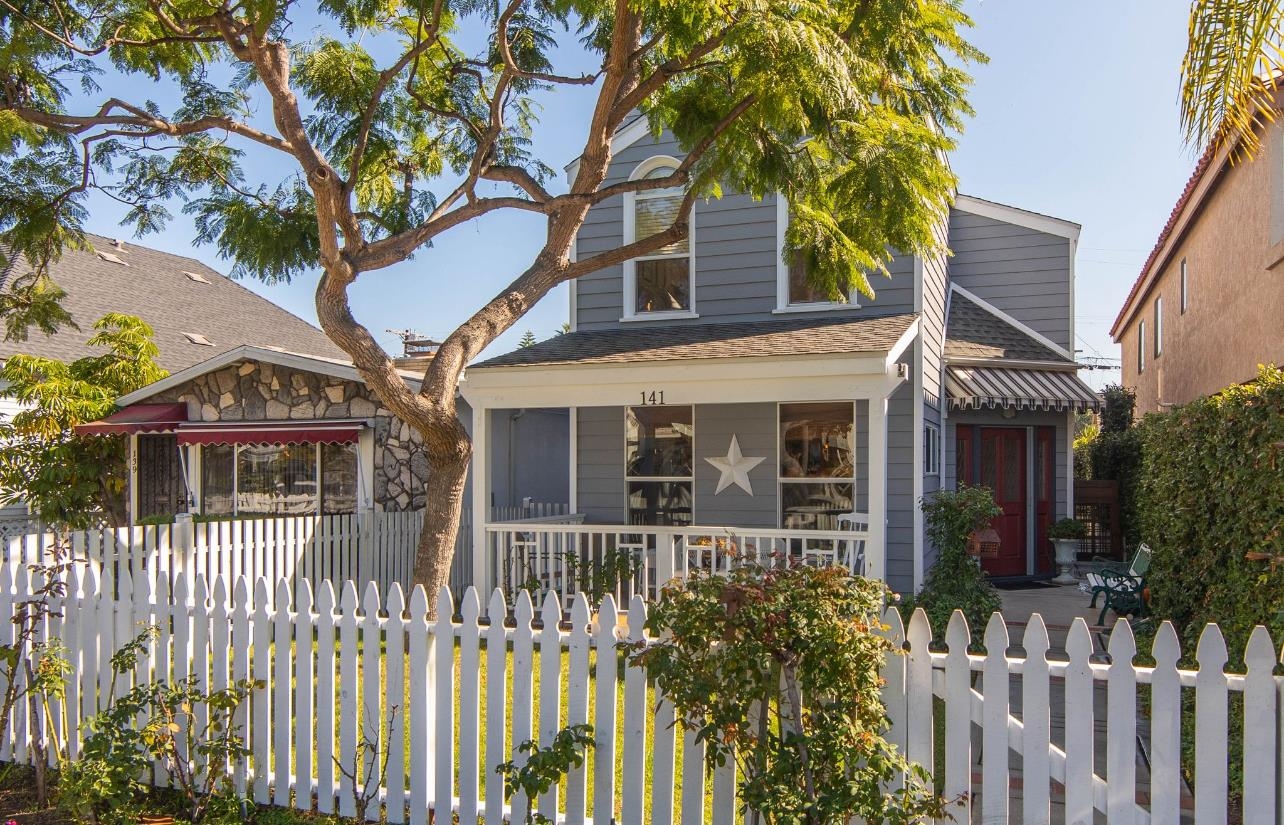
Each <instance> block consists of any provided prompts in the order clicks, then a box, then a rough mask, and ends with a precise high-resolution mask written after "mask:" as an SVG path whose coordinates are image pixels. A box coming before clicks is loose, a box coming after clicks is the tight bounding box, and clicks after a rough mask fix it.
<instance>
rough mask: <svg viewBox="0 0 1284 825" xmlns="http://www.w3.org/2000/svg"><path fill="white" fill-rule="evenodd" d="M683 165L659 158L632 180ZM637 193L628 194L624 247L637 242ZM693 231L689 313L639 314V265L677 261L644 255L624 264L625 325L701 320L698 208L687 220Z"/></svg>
mask: <svg viewBox="0 0 1284 825" xmlns="http://www.w3.org/2000/svg"><path fill="white" fill-rule="evenodd" d="M680 164H681V161H679V160H678V159H677V158H674V157H671V156H669V155H655V156H654V157H649V158H647V159H646V160H644V161H642V162H641V163H639V164H638V165H637V166H635V167H633V171H632V172H631V173H630V174H629V180H638V179H640V178H643V177H645V176H646V175H648V174H650V173H651V172H652V171H654V170H655V169H658V168H660V167H663V166H672V167H674V168H677V167H678V166H679V165H680ZM637 198H638V193H637V192H625V193H624V243H625V244H630V243H633V242H634V241H635V240H637V212H636V206H637ZM687 221H688V226H689V227H690V230H689V231H688V232H687V259H688V262H687V283H688V295H689V296H690V299H689V301H688V303H689V304H690V307H689V308H688V309H681V310H662V311H660V312H639V311H638V308H637V299H638V287H637V262H638V261H654V260H673V259H675V258H677V257H678V256H676V255H640V256H638V257H637V258H630V259H629V260H627V261H625V262H624V264H623V269H624V317H622V318H620V320H621V321H660V320H670V319H678V318H699V317H700V316H699V315H698V314H697V313H696V290H695V265H696V261H695V248H696V226H695V205H694V204H692V206H691V214H690V215H689V216H688V217H687Z"/></svg>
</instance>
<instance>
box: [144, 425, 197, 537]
mask: <svg viewBox="0 0 1284 825" xmlns="http://www.w3.org/2000/svg"><path fill="white" fill-rule="evenodd" d="M136 473H137V475H136V476H135V477H136V478H137V479H138V514H137V517H138V518H140V519H144V518H147V517H148V516H172V515H174V514H175V513H185V512H187V496H186V495H185V494H184V492H183V487H184V485H183V467H182V463H181V462H180V461H179V457H178V436H176V435H140V436H139V437H138V469H137V471H136Z"/></svg>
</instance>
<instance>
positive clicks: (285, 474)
mask: <svg viewBox="0 0 1284 825" xmlns="http://www.w3.org/2000/svg"><path fill="white" fill-rule="evenodd" d="M236 473H237V480H236V486H237V507H236V511H237V513H238V514H245V515H251V514H253V515H296V514H302V513H315V512H317V493H318V490H317V458H316V445H314V444H287V445H279V444H274V445H263V444H247V445H243V446H242V447H241V449H240V451H239V452H238V454H237V471H236Z"/></svg>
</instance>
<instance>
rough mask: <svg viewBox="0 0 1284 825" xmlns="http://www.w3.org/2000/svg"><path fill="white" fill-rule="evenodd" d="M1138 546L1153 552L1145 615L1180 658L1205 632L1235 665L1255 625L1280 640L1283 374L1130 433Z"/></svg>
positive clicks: (1263, 374) (1151, 420)
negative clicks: (1214, 633) (1175, 642)
mask: <svg viewBox="0 0 1284 825" xmlns="http://www.w3.org/2000/svg"><path fill="white" fill-rule="evenodd" d="M1139 431H1140V434H1141V444H1142V468H1141V473H1140V483H1139V491H1138V500H1137V511H1138V518H1139V521H1140V527H1141V538H1142V540H1143V541H1145V542H1147V543H1148V544H1150V546H1151V548H1152V549H1153V550H1154V556H1153V558H1152V561H1151V568H1150V573H1149V585H1150V591H1151V608H1152V611H1153V613H1154V615H1155V617H1156V618H1157V619H1169V620H1171V621H1172V622H1173V623H1174V624H1175V625H1176V627H1177V630H1178V632H1179V633H1180V635H1181V637H1182V642H1183V644H1182V648H1183V651H1184V652H1185V653H1186V654H1187V656H1188V657H1191V656H1193V655H1194V651H1195V644H1196V642H1197V641H1198V639H1199V634H1200V632H1201V631H1202V629H1203V627H1204V624H1205V623H1207V622H1216V623H1217V624H1218V625H1220V626H1221V629H1222V632H1223V633H1224V634H1225V635H1226V642H1227V645H1228V646H1229V649H1230V654H1231V660H1232V662H1233V663H1238V662H1240V661H1242V658H1243V653H1244V645H1245V644H1246V643H1247V642H1248V636H1249V634H1250V633H1251V632H1252V630H1253V627H1254V625H1258V624H1263V625H1266V626H1267V627H1269V628H1270V630H1271V635H1272V636H1273V637H1274V639H1275V640H1276V643H1277V644H1278V643H1279V642H1281V641H1284V615H1282V613H1281V611H1282V610H1284V564H1281V565H1276V566H1275V567H1274V569H1272V566H1271V565H1270V564H1269V563H1267V562H1264V561H1250V560H1248V559H1246V558H1245V553H1248V552H1261V553H1267V554H1270V555H1272V556H1284V372H1282V371H1281V370H1279V369H1277V368H1275V367H1263V368H1262V369H1261V371H1260V374H1259V377H1258V379H1257V381H1255V382H1252V383H1250V384H1245V385H1242V386H1235V387H1231V388H1229V389H1227V390H1225V391H1223V392H1222V393H1220V394H1218V395H1215V396H1211V397H1209V398H1204V399H1200V400H1198V401H1194V402H1192V403H1190V404H1187V405H1185V406H1182V407H1179V408H1177V409H1175V410H1173V411H1171V412H1168V413H1162V414H1156V415H1148V416H1146V418H1145V419H1143V421H1142V422H1141V424H1140V425H1139Z"/></svg>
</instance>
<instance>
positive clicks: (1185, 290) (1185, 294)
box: [1181, 258, 1190, 315]
mask: <svg viewBox="0 0 1284 825" xmlns="http://www.w3.org/2000/svg"><path fill="white" fill-rule="evenodd" d="M1186 275H1187V272H1186V259H1185V258H1182V259H1181V312H1182V314H1183V315H1185V314H1186V307H1188V306H1190V287H1189V286H1188V284H1187V281H1186Z"/></svg>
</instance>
